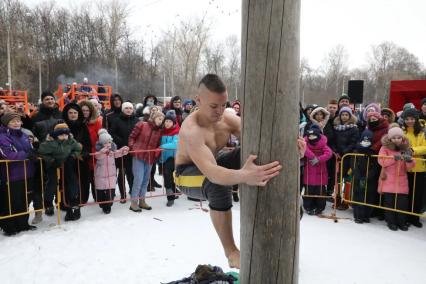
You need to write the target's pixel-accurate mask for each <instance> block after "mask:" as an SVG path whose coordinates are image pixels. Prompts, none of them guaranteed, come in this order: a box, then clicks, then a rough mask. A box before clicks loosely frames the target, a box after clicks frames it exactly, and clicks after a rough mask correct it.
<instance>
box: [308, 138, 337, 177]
mask: <svg viewBox="0 0 426 284" xmlns="http://www.w3.org/2000/svg"><path fill="white" fill-rule="evenodd" d="M305 141H306V152H305V159H304V160H305V169H304V173H303V183H304V184H306V185H327V183H328V172H327V161H328V160H329V159H330V158H331V156H332V155H333V152H332V151H331V149H330V147H328V146H327V137H325V136H324V135H321V138H320V140H319V141H318V142H317V143H315V144H311V143H309V140H308V137H305ZM314 158H317V159H318V160H319V162H318V163H317V164H316V165H312V164H311V162H310V161H311V160H312V159H314Z"/></svg>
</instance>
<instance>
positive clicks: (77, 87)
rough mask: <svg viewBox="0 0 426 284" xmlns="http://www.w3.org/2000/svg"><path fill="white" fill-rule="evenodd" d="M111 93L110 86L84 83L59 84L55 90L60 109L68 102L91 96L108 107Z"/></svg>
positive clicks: (109, 106)
mask: <svg viewBox="0 0 426 284" xmlns="http://www.w3.org/2000/svg"><path fill="white" fill-rule="evenodd" d="M111 95H112V87H111V86H99V85H86V84H72V85H62V84H59V86H58V90H57V91H56V92H55V96H56V97H57V103H58V106H59V109H60V110H62V109H63V108H64V107H65V105H66V104H67V103H68V102H72V101H76V102H80V101H82V100H87V99H89V98H91V97H98V99H99V102H100V103H101V104H102V106H103V107H104V108H105V109H110V108H111V105H110V97H111Z"/></svg>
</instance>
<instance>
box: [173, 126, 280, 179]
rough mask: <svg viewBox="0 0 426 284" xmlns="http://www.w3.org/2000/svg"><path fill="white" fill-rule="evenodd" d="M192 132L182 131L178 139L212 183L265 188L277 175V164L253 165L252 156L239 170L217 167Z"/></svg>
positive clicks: (213, 159) (208, 150) (203, 142)
mask: <svg viewBox="0 0 426 284" xmlns="http://www.w3.org/2000/svg"><path fill="white" fill-rule="evenodd" d="M194 132H196V131H195V130H194V129H192V131H191V132H190V133H188V132H187V131H182V132H181V133H180V139H182V142H183V143H182V144H183V145H184V147H185V151H186V153H188V154H189V157H190V158H191V160H192V161H193V162H194V164H195V165H196V166H197V167H198V169H199V170H200V171H201V172H202V173H203V175H205V176H206V177H207V178H208V180H209V181H211V182H212V183H215V184H219V185H234V184H241V183H246V184H248V185H255V186H265V185H266V184H267V183H268V181H269V180H270V179H271V178H273V177H275V176H277V175H278V174H279V171H280V170H281V168H282V167H281V165H280V164H279V163H278V162H273V163H270V164H267V165H262V166H258V165H256V164H254V160H255V159H256V158H257V157H256V156H254V155H250V157H249V158H248V159H247V161H246V163H245V165H244V166H243V167H242V168H241V169H240V170H232V169H227V168H224V167H221V166H218V165H217V163H216V159H215V157H214V156H213V153H212V152H211V150H210V149H209V148H208V147H207V146H206V144H205V141H204V140H203V139H199V137H201V135H200V134H198V135H197V133H194ZM194 137H197V139H193V138H194Z"/></svg>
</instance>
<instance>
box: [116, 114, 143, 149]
mask: <svg viewBox="0 0 426 284" xmlns="http://www.w3.org/2000/svg"><path fill="white" fill-rule="evenodd" d="M138 122H139V119H138V118H137V117H136V116H135V115H130V116H128V115H125V114H124V113H121V114H120V116H119V117H118V118H117V119H116V120H115V123H114V124H113V125H112V127H111V131H110V132H109V133H110V134H111V136H112V139H113V140H114V143H115V144H117V147H118V148H121V147H124V146H128V140H129V135H130V133H132V130H133V128H134V127H135V125H136V123H138Z"/></svg>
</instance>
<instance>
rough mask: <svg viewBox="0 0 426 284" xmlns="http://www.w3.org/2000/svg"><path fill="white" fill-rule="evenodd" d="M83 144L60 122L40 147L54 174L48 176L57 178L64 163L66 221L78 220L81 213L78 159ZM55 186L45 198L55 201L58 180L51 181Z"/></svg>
mask: <svg viewBox="0 0 426 284" xmlns="http://www.w3.org/2000/svg"><path fill="white" fill-rule="evenodd" d="M81 150H82V146H81V144H79V143H78V142H77V141H76V140H75V139H74V138H72V135H71V134H70V129H69V128H68V125H67V124H66V123H58V124H56V125H55V128H54V130H53V132H52V134H51V135H50V137H48V139H46V141H45V142H43V143H42V144H41V145H40V147H39V150H38V151H39V154H40V155H41V156H42V157H43V159H44V161H45V162H46V170H47V171H48V172H51V173H53V174H51V175H49V177H48V178H50V179H52V181H53V180H56V179H57V176H56V169H57V168H59V167H62V165H63V176H62V178H63V179H64V187H65V188H64V192H65V202H64V203H65V204H66V212H67V213H66V215H65V221H73V220H78V219H80V217H81V214H80V207H79V204H80V190H79V185H78V181H79V179H78V167H77V161H78V159H80V154H81ZM50 184H52V185H53V186H50V187H48V188H46V193H45V199H47V200H49V201H50V204H51V202H52V201H53V195H54V192H55V189H56V182H52V183H50Z"/></svg>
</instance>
